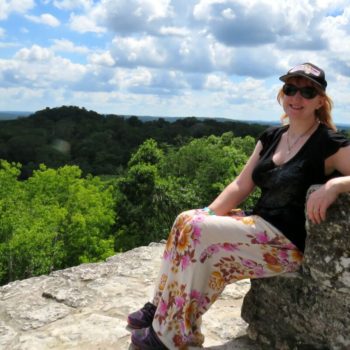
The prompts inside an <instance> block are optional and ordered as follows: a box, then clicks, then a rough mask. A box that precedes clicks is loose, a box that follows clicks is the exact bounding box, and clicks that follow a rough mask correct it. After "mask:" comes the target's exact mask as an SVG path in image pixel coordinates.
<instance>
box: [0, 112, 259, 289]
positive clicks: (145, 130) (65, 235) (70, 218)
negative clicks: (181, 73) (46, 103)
mask: <svg viewBox="0 0 350 350" xmlns="http://www.w3.org/2000/svg"><path fill="white" fill-rule="evenodd" d="M0 126H1V127H0V144H1V147H0V159H1V160H0V207H1V210H0V285H3V284H6V283H8V282H10V281H14V280H17V279H23V278H28V277H31V276H37V275H40V274H48V273H50V272H51V271H54V270H57V269H63V268H66V267H69V266H74V265H78V264H80V263H84V262H96V261H101V260H103V259H106V258H107V257H108V256H111V255H113V254H115V253H116V252H121V251H126V250H128V249H131V248H133V247H136V246H140V245H146V244H148V243H150V242H152V241H160V240H161V239H165V238H166V237H167V235H168V231H169V229H170V227H171V225H172V222H173V221H174V219H175V217H176V215H177V214H178V213H180V212H181V211H183V210H186V209H190V208H200V207H204V206H206V205H208V204H209V203H210V202H211V201H212V200H213V198H214V197H215V196H216V195H217V194H218V193H219V192H220V191H221V190H222V189H223V188H224V187H225V186H226V185H227V184H228V183H229V182H231V181H232V180H233V179H234V178H235V176H237V174H238V173H239V172H240V170H241V169H242V167H243V165H244V164H245V162H246V160H247V158H248V157H249V155H250V153H251V152H252V150H253V148H254V145H255V142H256V138H257V137H258V135H259V134H260V133H261V132H262V131H263V130H264V129H265V128H266V126H263V125H258V124H248V123H243V122H234V121H217V120H214V119H206V120H200V119H197V118H194V117H189V118H184V119H178V120H176V121H174V122H169V121H166V120H164V119H161V118H160V119H158V120H151V121H145V122H143V121H141V120H140V119H139V118H138V117H129V118H125V117H122V116H116V115H99V114H98V113H96V112H93V111H87V110H85V109H84V108H78V107H74V106H68V107H67V106H63V107H60V108H54V109H49V108H46V109H44V110H42V111H38V112H36V113H34V114H33V115H31V116H29V117H25V118H19V119H16V120H8V121H1V122H0ZM256 196H257V193H254V194H253V195H251V196H250V197H249V198H248V199H247V200H246V202H245V203H243V205H242V207H243V208H250V207H251V206H252V205H253V203H254V201H255V198H256Z"/></svg>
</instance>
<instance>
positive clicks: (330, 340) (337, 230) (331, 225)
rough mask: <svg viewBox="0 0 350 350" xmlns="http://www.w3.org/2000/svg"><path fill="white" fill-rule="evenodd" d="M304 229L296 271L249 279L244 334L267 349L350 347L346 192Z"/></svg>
mask: <svg viewBox="0 0 350 350" xmlns="http://www.w3.org/2000/svg"><path fill="white" fill-rule="evenodd" d="M315 188H317V187H312V188H311V189H310V192H311V191H313V190H314V189H315ZM310 192H309V193H310ZM307 232H308V236H307V240H306V248H305V255H304V260H303V264H302V268H301V271H300V272H298V273H295V274H286V275H282V276H278V277H274V278H267V279H260V280H253V281H252V287H251V290H250V291H249V293H248V294H247V296H246V297H245V299H244V303H243V308H242V317H243V319H244V320H245V321H247V322H248V323H249V328H248V334H249V336H250V338H252V339H254V340H255V341H256V342H257V343H259V344H260V345H261V347H262V348H263V349H268V350H271V349H279V350H304V349H305V350H312V349H315V350H316V349H317V350H333V349H334V350H349V349H350V193H346V194H342V195H341V196H339V198H338V199H337V201H336V202H335V203H334V204H333V205H332V206H331V207H330V208H329V210H328V213H327V220H326V222H324V223H322V224H320V225H314V224H312V223H311V222H307Z"/></svg>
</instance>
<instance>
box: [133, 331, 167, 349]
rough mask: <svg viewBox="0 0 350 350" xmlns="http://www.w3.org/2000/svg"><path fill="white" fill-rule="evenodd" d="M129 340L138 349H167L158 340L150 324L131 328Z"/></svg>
mask: <svg viewBox="0 0 350 350" xmlns="http://www.w3.org/2000/svg"><path fill="white" fill-rule="evenodd" d="M131 342H132V343H133V345H134V346H135V347H136V348H137V349H138V350H168V348H167V347H166V346H165V345H164V344H163V343H162V342H161V341H160V339H159V338H158V336H157V334H156V332H155V331H154V329H153V327H152V326H150V327H148V328H143V329H135V330H133V331H132V334H131Z"/></svg>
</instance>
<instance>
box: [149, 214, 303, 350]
mask: <svg viewBox="0 0 350 350" xmlns="http://www.w3.org/2000/svg"><path fill="white" fill-rule="evenodd" d="M301 260H302V253H301V252H300V251H299V250H298V248H297V247H296V246H295V245H294V244H292V243H291V242H290V241H289V240H288V239H287V238H286V237H285V236H284V235H283V234H282V233H281V232H280V231H279V230H278V229H276V228H275V227H274V226H272V225H271V224H269V223H268V222H267V221H265V220H264V219H262V218H261V217H259V216H256V215H252V216H245V215H244V213H243V212H242V211H240V210H233V211H232V212H231V213H230V214H229V215H226V216H217V215H210V214H209V213H208V212H207V211H205V210H203V209H195V210H189V211H186V212H183V213H181V214H180V215H179V216H178V217H177V218H176V220H175V222H174V225H173V227H172V229H171V232H170V235H169V238H168V241H167V244H166V247H165V250H164V255H163V259H162V265H161V269H160V274H159V278H158V282H157V285H156V290H155V294H154V299H153V303H154V304H155V305H156V306H157V310H156V314H155V318H154V320H153V324H152V325H153V328H154V330H155V331H156V332H157V334H158V336H159V338H160V340H161V341H162V342H163V343H164V344H165V346H166V347H168V348H169V349H186V348H187V347H188V346H201V345H202V344H203V342H204V336H203V335H202V333H201V329H200V325H201V316H202V315H203V314H204V313H205V312H206V311H207V310H208V309H209V307H210V305H211V304H212V303H213V302H214V301H215V300H216V299H217V298H218V297H219V296H220V294H221V293H222V291H223V290H224V288H225V286H226V285H227V284H230V283H233V282H235V281H238V280H240V279H244V278H263V277H271V276H276V275H278V274H281V273H284V272H292V271H296V270H297V269H298V268H299V267H300V264H301Z"/></svg>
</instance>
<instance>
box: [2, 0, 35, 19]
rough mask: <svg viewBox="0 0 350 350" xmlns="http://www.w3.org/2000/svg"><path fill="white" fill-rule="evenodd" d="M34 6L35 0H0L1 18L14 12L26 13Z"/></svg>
mask: <svg viewBox="0 0 350 350" xmlns="http://www.w3.org/2000/svg"><path fill="white" fill-rule="evenodd" d="M34 6H35V1H34V0H0V20H4V19H6V18H7V17H8V16H9V15H11V13H13V12H17V13H22V14H23V13H26V12H27V11H29V10H30V9H32V8H33V7H34Z"/></svg>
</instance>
